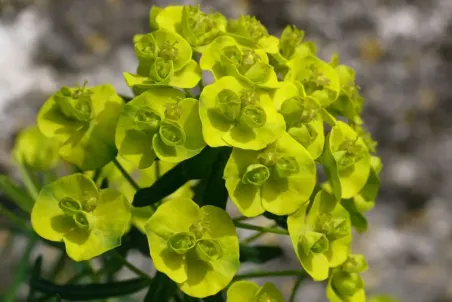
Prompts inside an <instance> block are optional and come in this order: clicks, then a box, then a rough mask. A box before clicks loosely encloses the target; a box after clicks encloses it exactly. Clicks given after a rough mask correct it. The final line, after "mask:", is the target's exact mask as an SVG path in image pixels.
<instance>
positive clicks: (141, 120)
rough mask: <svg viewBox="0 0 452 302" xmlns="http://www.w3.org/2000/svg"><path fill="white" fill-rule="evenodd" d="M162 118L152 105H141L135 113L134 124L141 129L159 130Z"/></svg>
mask: <svg viewBox="0 0 452 302" xmlns="http://www.w3.org/2000/svg"><path fill="white" fill-rule="evenodd" d="M160 121H161V118H160V116H159V114H158V113H157V112H155V111H154V110H152V109H151V108H150V107H141V108H139V109H138V111H137V112H136V114H135V117H134V124H135V126H136V127H137V128H138V129H139V130H149V131H151V132H157V130H158V128H159V127H160Z"/></svg>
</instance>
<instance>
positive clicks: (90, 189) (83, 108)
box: [0, 6, 382, 302]
mask: <svg viewBox="0 0 452 302" xmlns="http://www.w3.org/2000/svg"><path fill="white" fill-rule="evenodd" d="M149 24H150V29H151V31H150V32H148V33H141V34H137V35H135V37H134V39H133V45H134V49H135V54H136V57H137V59H138V66H137V69H136V72H135V73H133V74H132V73H124V78H125V81H126V83H127V85H128V86H129V87H130V88H131V90H132V91H133V93H134V97H133V98H125V97H124V98H123V97H120V96H119V95H117V94H116V92H115V90H114V88H113V87H112V86H111V85H108V84H106V85H99V86H94V87H88V86H86V84H87V83H85V84H84V85H83V86H82V87H62V88H61V89H60V90H59V91H57V92H56V93H55V94H53V95H52V96H51V97H50V98H49V99H48V100H47V101H46V102H45V103H44V105H43V106H42V108H41V110H40V112H39V114H38V117H37V127H35V126H32V127H30V128H27V129H25V130H24V131H23V132H22V133H21V134H20V135H19V136H18V139H17V141H16V144H15V148H14V151H13V155H14V159H15V161H16V163H17V164H18V167H19V168H20V171H21V174H22V177H23V181H24V188H23V187H21V186H20V185H18V184H16V183H15V182H13V181H12V180H11V179H9V178H8V177H7V176H2V178H0V180H1V182H0V187H1V188H2V191H4V192H5V193H6V195H7V196H8V197H9V198H10V199H11V200H12V201H13V202H15V204H16V205H17V207H18V208H19V209H20V211H22V212H19V214H20V216H18V215H16V213H15V212H12V211H10V210H9V209H7V208H0V209H1V210H2V211H3V212H4V214H5V216H6V217H8V218H9V221H10V222H11V223H13V224H14V225H15V227H18V228H25V229H26V232H28V229H29V224H28V221H25V220H24V219H23V217H26V215H28V213H31V214H30V215H31V227H32V228H33V230H34V231H35V232H36V233H37V234H38V235H39V236H40V237H41V238H42V242H44V243H45V244H47V245H51V246H53V247H55V248H58V249H61V250H62V252H63V258H62V259H63V260H62V261H63V262H62V263H64V260H65V259H66V258H65V257H66V255H67V256H68V257H69V258H71V259H72V260H74V261H72V262H70V263H71V265H72V266H74V268H75V270H76V271H78V274H77V275H76V276H74V278H73V280H72V281H68V284H57V283H55V282H54V281H55V274H56V275H58V272H59V271H60V270H61V268H60V265H59V264H58V265H56V267H55V268H54V269H53V270H52V271H53V272H54V276H50V277H47V276H46V275H45V274H44V275H42V274H41V271H40V263H41V260H39V259H41V258H38V260H37V261H36V263H35V266H34V269H33V272H32V277H31V280H30V288H31V290H30V295H29V300H30V301H31V300H32V299H34V298H35V296H38V295H40V296H41V297H39V299H40V300H39V301H41V300H45V298H46V297H47V298H49V299H50V298H51V299H57V300H58V299H60V300H61V299H64V300H92V299H107V298H110V297H118V296H124V295H128V294H132V293H135V292H137V291H139V290H141V289H143V288H145V287H148V290H147V293H146V295H145V298H144V299H145V301H157V300H158V301H162V302H163V301H201V299H202V301H225V299H227V301H230V302H240V301H250V302H251V301H255V302H257V301H277V302H278V301H284V298H283V295H282V293H281V292H280V291H279V290H277V288H276V287H275V286H274V285H273V284H271V283H265V284H263V285H262V286H259V285H257V284H255V283H252V282H250V281H239V280H242V279H248V278H254V277H264V276H267V277H269V276H275V277H276V276H294V277H297V278H298V281H297V282H296V285H295V286H294V290H293V292H292V294H291V297H292V298H291V299H293V297H295V294H296V291H297V289H298V287H299V285H300V283H301V282H302V281H303V280H304V277H305V276H310V277H311V278H312V279H313V280H315V281H325V282H328V283H327V291H326V295H327V297H328V299H329V300H330V301H332V302H336V301H347V302H348V301H354V302H361V301H365V299H366V297H365V291H364V287H365V286H364V281H363V280H362V278H361V276H360V273H362V272H363V271H364V270H366V269H367V264H366V262H365V259H364V257H363V256H362V255H355V254H352V252H351V243H352V227H354V228H355V229H356V230H357V231H358V232H365V231H366V230H367V229H368V227H369V226H368V223H367V219H366V216H365V213H366V212H367V211H369V210H370V209H372V207H373V206H374V204H375V199H376V198H377V194H378V190H379V187H380V171H381V169H382V163H381V160H380V159H379V157H377V155H375V153H376V142H375V141H374V140H373V139H372V137H371V136H370V134H369V133H368V132H366V130H365V127H364V124H363V121H362V119H361V116H360V115H361V111H362V107H363V101H364V99H363V98H362V97H361V96H360V95H359V88H358V87H357V86H356V84H355V77H356V75H355V71H354V70H353V69H352V68H350V67H348V66H346V65H344V64H342V63H339V58H338V56H337V55H336V54H335V55H334V56H333V57H332V59H331V61H330V62H325V61H323V60H322V59H320V58H319V57H318V56H317V55H316V52H317V46H316V45H315V44H314V43H313V42H310V41H306V40H305V33H304V31H302V30H299V29H297V28H296V27H295V26H287V27H286V28H285V29H284V30H283V32H282V34H281V36H280V38H277V37H275V36H272V35H270V34H269V33H268V31H267V29H266V28H265V26H264V25H262V24H261V23H260V22H259V21H258V20H257V19H256V18H255V17H253V16H241V17H239V18H237V19H234V20H229V19H227V18H226V17H224V16H223V15H222V14H220V13H218V12H209V13H206V12H203V11H201V10H200V7H199V6H168V7H164V8H163V7H155V6H154V7H152V8H151V10H150V13H149ZM131 42H132V41H131ZM202 71H204V72H209V73H211V75H212V76H213V82H212V83H204V81H203V79H202V77H201V74H202ZM192 88H197V89H196V91H199V94H197V92H194V91H195V90H191V89H192ZM319 169H323V171H324V172H325V175H326V181H325V182H324V183H321V182H320V180H319V175H318V174H320V173H317V171H318V170H319ZM56 171H58V173H56ZM228 197H229V198H230V199H231V201H232V203H233V205H235V206H236V208H237V209H238V211H239V212H240V213H241V215H243V216H241V217H238V218H235V219H232V218H231V217H230V216H229V214H228V212H227V211H226V206H227V202H228ZM257 216H263V217H265V218H266V219H267V220H270V221H271V222H272V223H273V224H274V226H271V227H261V226H258V225H252V224H248V223H245V222H242V220H246V219H248V218H253V217H257ZM239 228H244V229H249V230H253V231H257V232H258V233H257V234H254V235H252V236H250V237H248V238H246V239H245V240H243V241H241V242H240V243H239V238H238V234H237V229H239ZM266 233H274V234H279V235H289V236H290V239H291V242H292V245H293V252H294V253H295V255H296V257H297V259H298V260H299V262H300V267H299V268H297V269H296V270H291V271H276V272H253V273H245V274H237V272H238V270H239V268H240V265H241V263H244V262H248V263H258V264H262V263H265V262H266V261H269V260H272V259H275V258H278V257H282V256H283V253H282V249H281V248H280V247H278V246H271V245H270V246H269V245H265V244H258V245H250V243H251V242H252V241H254V240H256V239H257V238H259V237H260V236H261V235H264V234H266ZM36 240H38V239H37V237H32V238H31V239H30V245H29V249H27V254H25V256H24V257H25V258H24V259H25V260H24V261H25V262H24V263H25V264H24V265H23V268H26V267H27V266H30V265H28V258H29V257H28V256H29V252H30V250H31V249H32V247H33V245H34V243H35V241H36ZM146 241H147V242H146ZM132 250H138V251H139V252H140V253H141V254H142V255H144V256H145V257H147V258H150V259H152V262H153V265H154V267H155V269H156V270H157V272H156V274H155V275H154V276H152V277H151V276H149V275H148V274H147V273H145V272H143V271H141V270H140V269H139V268H137V267H135V266H134V265H132V264H131V263H130V262H128V261H127V260H126V256H127V255H128V253H129V251H132ZM94 258H99V259H100V260H101V261H100V263H101V264H102V268H101V269H100V270H99V271H97V272H94V271H93V269H92V267H91V266H90V265H88V263H89V261H90V260H91V259H94ZM58 263H59V262H58ZM85 264H86V265H85ZM123 267H127V268H128V269H129V270H131V271H132V272H134V273H135V274H136V275H137V276H138V278H136V279H131V280H126V281H118V280H117V279H116V273H117V272H118V271H119V270H120V269H121V268H123ZM23 272H24V270H23V269H22V270H21V273H20V274H18V275H17V276H18V277H16V279H17V280H22V279H23V275H24V273H23ZM83 278H85V279H86V278H90V279H91V283H90V284H86V283H83V284H79V280H80V279H83ZM17 287H18V285H17V284H16V286H14V287H12V289H11V291H10V292H9V293H8V297H9V296H13V295H14V293H15V291H16V288H17ZM375 299H376V301H377V300H378V299H377V298H375ZM378 301H379V300H378Z"/></svg>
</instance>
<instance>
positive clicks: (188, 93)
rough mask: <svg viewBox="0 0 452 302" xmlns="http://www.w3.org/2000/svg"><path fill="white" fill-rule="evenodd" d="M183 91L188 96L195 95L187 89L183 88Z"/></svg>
mask: <svg viewBox="0 0 452 302" xmlns="http://www.w3.org/2000/svg"><path fill="white" fill-rule="evenodd" d="M184 91H185V93H186V94H187V96H188V97H189V98H195V96H194V95H193V93H191V91H190V90H189V89H187V88H185V89H184Z"/></svg>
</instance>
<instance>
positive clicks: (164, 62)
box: [124, 29, 201, 94]
mask: <svg viewBox="0 0 452 302" xmlns="http://www.w3.org/2000/svg"><path fill="white" fill-rule="evenodd" d="M134 42H135V53H136V54H137V57H138V60H139V65H138V68H137V74H131V73H128V72H125V73H124V78H125V80H126V83H127V85H128V86H129V87H131V88H132V89H133V90H134V92H135V94H140V93H142V92H143V91H146V90H147V88H149V87H153V86H176V87H180V88H193V87H195V86H196V85H197V84H198V82H199V80H200V79H201V69H200V68H199V65H198V63H197V62H196V61H195V60H193V59H192V54H193V51H192V48H191V46H190V44H189V43H188V42H187V41H186V40H185V39H184V38H183V37H182V36H180V35H179V34H177V33H176V32H173V31H169V30H166V29H159V30H156V31H153V32H151V33H148V34H145V35H136V36H135V37H134Z"/></svg>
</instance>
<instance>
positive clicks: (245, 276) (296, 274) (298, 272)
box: [234, 270, 304, 281]
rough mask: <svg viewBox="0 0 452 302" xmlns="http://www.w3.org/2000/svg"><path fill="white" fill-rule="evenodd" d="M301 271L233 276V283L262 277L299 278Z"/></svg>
mask: <svg viewBox="0 0 452 302" xmlns="http://www.w3.org/2000/svg"><path fill="white" fill-rule="evenodd" d="M303 274H304V272H303V271H300V270H298V271H295V270H288V271H277V272H253V273H245V274H239V275H235V277H234V281H237V280H243V279H252V278H262V277H291V276H300V275H303Z"/></svg>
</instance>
